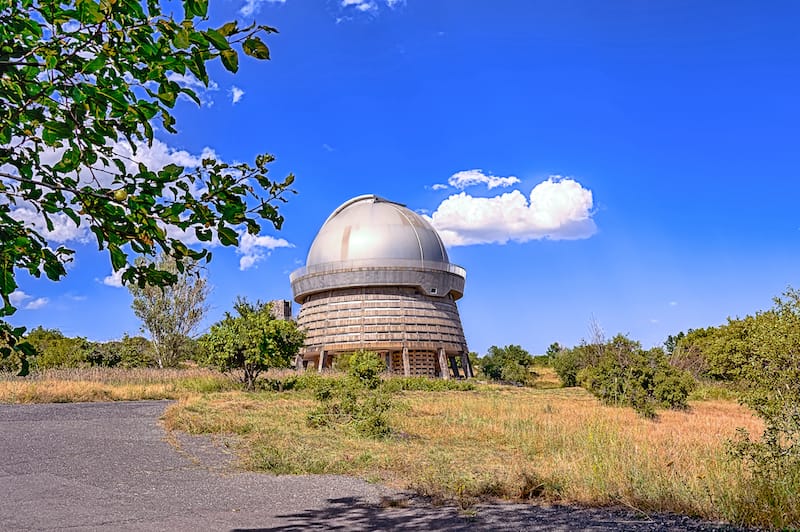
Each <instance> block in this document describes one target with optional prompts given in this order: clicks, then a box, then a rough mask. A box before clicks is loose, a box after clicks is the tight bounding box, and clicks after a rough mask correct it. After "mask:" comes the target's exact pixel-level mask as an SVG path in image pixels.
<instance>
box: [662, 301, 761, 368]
mask: <svg viewBox="0 0 800 532" xmlns="http://www.w3.org/2000/svg"><path fill="white" fill-rule="evenodd" d="M756 326H757V323H756V317H754V316H747V317H745V318H743V319H739V318H736V319H733V318H728V323H726V324H725V325H721V326H719V327H707V328H705V329H690V330H689V332H688V333H687V334H686V335H685V336H684V337H683V338H681V339H680V340H678V342H677V344H676V347H675V350H674V353H673V358H674V359H676V362H677V363H678V364H681V365H682V366H685V367H686V368H687V369H689V370H690V371H692V372H693V373H695V374H699V375H702V376H704V377H708V378H711V379H715V380H723V381H735V380H738V379H739V378H740V377H741V368H742V367H744V366H745V365H746V364H747V361H748V359H749V358H750V357H751V356H752V350H753V345H754V343H753V337H752V335H753V331H754V328H755V327H756Z"/></svg>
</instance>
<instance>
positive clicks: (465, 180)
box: [434, 169, 519, 190]
mask: <svg viewBox="0 0 800 532" xmlns="http://www.w3.org/2000/svg"><path fill="white" fill-rule="evenodd" d="M517 183H519V178H517V177H514V176H513V175H512V176H508V177H498V176H496V175H492V174H485V173H483V170H477V169H476V170H462V171H461V172H456V173H455V174H453V175H451V176H450V178H449V179H448V180H447V184H448V185H450V186H451V187H455V188H457V189H459V190H464V189H465V188H467V187H472V186H475V185H486V188H488V189H489V190H491V189H493V188H497V187H503V188H507V187H510V186H511V185H515V184H517ZM434 186H435V185H434Z"/></svg>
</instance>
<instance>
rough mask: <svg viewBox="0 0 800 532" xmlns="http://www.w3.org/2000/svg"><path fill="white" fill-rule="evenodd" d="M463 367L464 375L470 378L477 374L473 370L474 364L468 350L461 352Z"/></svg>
mask: <svg viewBox="0 0 800 532" xmlns="http://www.w3.org/2000/svg"><path fill="white" fill-rule="evenodd" d="M461 367H462V368H464V376H465V377H467V378H468V379H470V378H472V377H474V376H475V373H473V372H472V364H471V363H470V361H469V353H467V352H466V351H464V352H462V353H461Z"/></svg>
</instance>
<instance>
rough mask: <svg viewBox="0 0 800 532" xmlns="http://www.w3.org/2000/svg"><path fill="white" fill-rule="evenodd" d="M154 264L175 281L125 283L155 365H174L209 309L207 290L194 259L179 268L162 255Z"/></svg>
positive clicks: (175, 263) (182, 355)
mask: <svg viewBox="0 0 800 532" xmlns="http://www.w3.org/2000/svg"><path fill="white" fill-rule="evenodd" d="M138 262H142V261H141V259H140V260H139V261H137V263H138ZM155 267H156V268H157V269H158V270H161V271H166V272H169V273H171V274H173V275H175V276H176V281H175V282H174V283H173V284H170V285H166V286H154V285H150V284H145V285H144V286H139V285H136V284H132V285H128V290H130V292H131V295H133V302H132V303H131V306H132V307H133V312H134V314H136V317H137V318H139V319H140V320H142V330H143V331H145V332H147V333H148V334H149V335H150V340H151V341H152V345H153V349H154V351H155V359H156V364H158V367H164V366H175V365H177V364H178V362H180V361H181V359H183V358H185V356H186V355H187V353H186V347H187V345H188V344H189V340H190V338H191V336H192V333H193V332H194V331H195V329H197V326H198V325H199V324H200V321H201V320H202V319H203V317H205V315H206V313H207V312H208V304H207V303H206V299H208V295H209V291H210V290H209V287H208V281H207V280H206V278H205V276H204V275H203V271H202V268H201V267H200V265H199V264H198V263H197V262H195V261H188V262H186V263H184V269H183V271H179V270H178V265H177V262H176V261H175V259H173V258H172V257H166V256H161V257H159V259H158V261H157V262H156V264H155Z"/></svg>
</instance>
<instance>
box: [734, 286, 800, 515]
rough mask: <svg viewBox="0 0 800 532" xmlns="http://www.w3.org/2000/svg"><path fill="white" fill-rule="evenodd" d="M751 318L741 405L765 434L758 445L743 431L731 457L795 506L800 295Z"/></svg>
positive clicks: (799, 479) (793, 293)
mask: <svg viewBox="0 0 800 532" xmlns="http://www.w3.org/2000/svg"><path fill="white" fill-rule="evenodd" d="M748 318H749V319H748V320H747V321H748V323H749V324H750V325H751V328H750V329H749V339H750V344H749V345H748V346H747V347H748V348H747V352H748V353H749V356H748V357H747V359H746V361H745V363H744V364H743V365H742V366H741V368H740V369H739V372H738V375H739V377H740V383H739V384H740V385H741V386H742V387H744V389H745V393H744V396H743V399H742V401H743V402H744V404H746V405H747V406H749V407H750V408H752V409H753V411H754V412H755V413H756V414H757V415H758V416H759V417H761V418H762V419H763V420H764V425H765V428H764V433H763V434H762V435H761V438H760V440H753V439H751V437H750V435H749V434H747V433H746V432H744V431H740V434H739V438H738V440H737V441H735V442H734V444H733V445H732V452H733V454H734V456H737V457H739V458H741V459H744V460H745V461H746V462H747V463H749V464H750V466H751V468H752V470H753V472H754V473H755V481H756V484H757V486H756V487H757V488H758V489H760V490H762V491H768V492H769V495H770V498H772V499H775V500H777V501H780V500H782V499H787V500H792V496H793V495H792V494H794V493H796V492H797V490H798V489H800V291H798V290H796V289H792V288H789V289H788V290H787V291H786V292H785V293H784V294H783V297H778V298H775V304H774V306H773V308H772V309H770V310H768V311H765V312H760V313H758V314H756V316H754V317H748ZM795 518H797V519H799V520H800V513H798V514H797V515H796V516H795ZM797 523H800V521H797V522H795V524H797Z"/></svg>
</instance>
